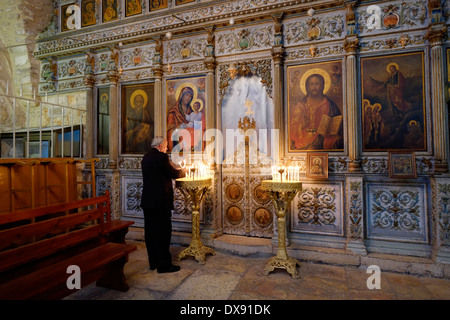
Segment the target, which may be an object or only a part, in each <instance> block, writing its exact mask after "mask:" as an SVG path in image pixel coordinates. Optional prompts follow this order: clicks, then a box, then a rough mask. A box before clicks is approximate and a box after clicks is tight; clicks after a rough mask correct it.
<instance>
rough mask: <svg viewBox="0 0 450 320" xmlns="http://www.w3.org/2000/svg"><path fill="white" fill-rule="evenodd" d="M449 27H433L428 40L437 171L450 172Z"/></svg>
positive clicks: (439, 25)
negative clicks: (446, 77)
mask: <svg viewBox="0 0 450 320" xmlns="http://www.w3.org/2000/svg"><path fill="white" fill-rule="evenodd" d="M446 34H447V27H446V26H445V25H443V24H437V25H432V26H431V27H430V29H429V32H428V34H427V35H426V38H427V39H428V40H429V41H430V45H431V114H432V120H433V125H432V128H433V149H434V156H435V159H436V164H435V171H436V172H439V173H442V172H448V146H449V145H448V123H447V122H448V120H447V119H448V118H447V112H446V108H447V106H446V103H445V80H444V70H445V63H446V61H445V55H444V47H443V43H444V37H445V36H446Z"/></svg>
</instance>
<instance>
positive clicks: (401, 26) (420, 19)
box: [356, 0, 429, 36]
mask: <svg viewBox="0 0 450 320" xmlns="http://www.w3.org/2000/svg"><path fill="white" fill-rule="evenodd" d="M368 7H369V6H368V5H364V6H360V7H358V9H357V13H356V16H357V22H358V30H359V35H360V36H366V35H372V34H375V33H393V32H401V31H407V30H411V29H418V28H423V27H426V26H428V24H429V16H428V8H427V7H428V1H425V0H419V1H395V2H394V1H388V2H385V3H381V4H378V7H379V9H380V10H379V11H378V13H377V15H379V17H380V28H372V29H369V28H368V24H367V21H368V19H369V17H370V16H372V15H373V14H374V13H368V12H367V8H368Z"/></svg>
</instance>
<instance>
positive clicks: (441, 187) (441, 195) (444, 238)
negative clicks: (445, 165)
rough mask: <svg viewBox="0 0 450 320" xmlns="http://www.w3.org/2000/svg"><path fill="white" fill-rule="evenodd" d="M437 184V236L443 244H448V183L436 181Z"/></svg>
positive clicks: (449, 213)
mask: <svg viewBox="0 0 450 320" xmlns="http://www.w3.org/2000/svg"><path fill="white" fill-rule="evenodd" d="M437 186H438V188H437V189H438V194H437V199H438V205H437V208H436V209H437V223H438V225H439V228H438V237H439V240H440V243H442V244H443V245H449V244H450V184H448V183H439V182H438V183H437Z"/></svg>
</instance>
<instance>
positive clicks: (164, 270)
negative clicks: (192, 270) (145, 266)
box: [158, 265, 180, 273]
mask: <svg viewBox="0 0 450 320" xmlns="http://www.w3.org/2000/svg"><path fill="white" fill-rule="evenodd" d="M177 271H180V267H179V266H174V265H171V266H170V267H168V268H158V273H171V272H177Z"/></svg>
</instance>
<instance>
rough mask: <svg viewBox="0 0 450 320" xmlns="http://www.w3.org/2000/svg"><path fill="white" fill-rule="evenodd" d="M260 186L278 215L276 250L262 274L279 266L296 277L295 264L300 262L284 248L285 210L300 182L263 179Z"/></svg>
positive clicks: (300, 184) (266, 273) (300, 187)
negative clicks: (267, 194) (265, 191)
mask: <svg viewBox="0 0 450 320" xmlns="http://www.w3.org/2000/svg"><path fill="white" fill-rule="evenodd" d="M261 187H262V188H263V189H265V190H267V191H268V193H269V194H270V197H271V198H272V200H273V201H272V202H273V205H274V207H275V210H276V213H277V217H278V252H277V255H276V256H275V257H272V258H270V260H269V262H268V263H267V264H266V267H265V269H264V274H265V275H266V276H267V275H269V273H270V272H272V271H273V270H275V268H280V269H286V270H287V272H288V273H290V274H291V276H292V278H294V279H298V278H300V276H299V274H298V272H297V265H298V266H300V262H299V261H298V260H296V259H294V258H290V257H289V256H288V253H287V250H286V211H287V208H289V206H290V204H291V202H292V200H293V199H294V197H295V195H296V194H297V192H298V191H299V190H301V189H302V183H301V182H299V181H278V180H263V181H262V184H261Z"/></svg>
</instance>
